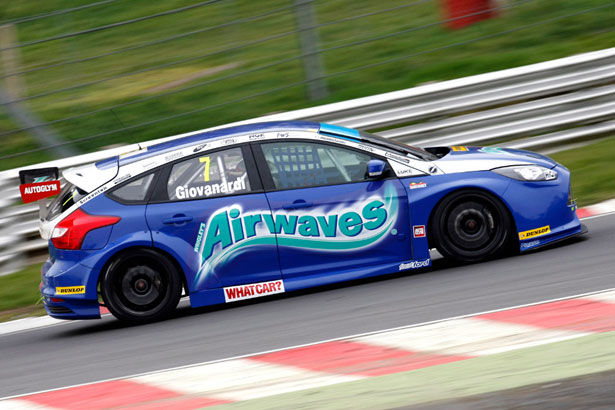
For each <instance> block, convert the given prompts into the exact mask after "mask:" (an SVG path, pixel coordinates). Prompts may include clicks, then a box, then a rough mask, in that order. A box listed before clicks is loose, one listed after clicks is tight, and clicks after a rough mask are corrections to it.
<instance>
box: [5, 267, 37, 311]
mask: <svg viewBox="0 0 615 410" xmlns="http://www.w3.org/2000/svg"><path fill="white" fill-rule="evenodd" d="M41 265H42V264H41V263H38V264H35V265H31V266H28V267H27V268H25V269H23V270H21V271H19V272H15V273H12V274H10V275H5V276H0V322H5V321H7V320H13V319H19V318H22V317H27V316H40V315H43V314H45V308H44V307H43V305H42V303H38V301H39V299H40V298H41V294H40V293H39V290H38V285H39V283H40V282H41Z"/></svg>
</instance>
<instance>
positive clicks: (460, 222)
mask: <svg viewBox="0 0 615 410" xmlns="http://www.w3.org/2000/svg"><path fill="white" fill-rule="evenodd" d="M430 228H431V229H430V235H432V238H434V239H435V245H436V248H437V249H438V251H439V252H440V253H441V254H442V255H443V256H445V257H448V258H452V259H456V260H458V261H462V262H475V261H480V260H483V259H487V258H491V257H495V256H498V255H500V254H502V253H503V252H504V251H505V250H507V248H508V246H509V244H510V242H511V240H512V238H513V232H514V227H513V223H512V219H511V217H510V215H509V213H508V209H506V208H505V207H504V205H503V204H502V203H501V202H500V201H499V200H497V199H496V198H494V197H493V196H491V195H489V194H487V193H486V192H483V191H479V190H466V191H459V192H455V193H453V194H451V195H449V196H447V197H445V198H444V200H443V201H442V202H441V203H440V204H439V205H438V207H437V209H436V211H435V212H434V214H433V217H432V220H431V225H430Z"/></svg>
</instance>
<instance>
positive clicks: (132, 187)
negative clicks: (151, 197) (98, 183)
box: [109, 173, 154, 202]
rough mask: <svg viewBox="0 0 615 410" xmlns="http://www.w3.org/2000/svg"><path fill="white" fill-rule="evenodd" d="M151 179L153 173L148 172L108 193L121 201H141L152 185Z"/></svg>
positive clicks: (152, 178)
mask: <svg viewBox="0 0 615 410" xmlns="http://www.w3.org/2000/svg"><path fill="white" fill-rule="evenodd" d="M153 180H154V173H151V174H148V175H146V176H144V177H141V178H137V179H135V180H134V181H131V182H129V183H127V184H126V185H123V186H121V187H119V188H117V189H115V190H113V191H112V192H111V193H110V194H109V195H110V196H111V197H112V198H115V199H118V200H120V201H121V202H140V201H143V200H145V197H146V196H147V191H148V190H149V188H150V186H151V185H152V181H153Z"/></svg>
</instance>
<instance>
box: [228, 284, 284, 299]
mask: <svg viewBox="0 0 615 410" xmlns="http://www.w3.org/2000/svg"><path fill="white" fill-rule="evenodd" d="M276 293H284V282H283V281H282V280H273V281H271V282H261V283H252V284H250V285H241V286H231V287H228V288H224V300H225V301H226V302H227V303H228V302H236V301H238V300H245V299H252V298H258V297H261V296H266V295H274V294H276Z"/></svg>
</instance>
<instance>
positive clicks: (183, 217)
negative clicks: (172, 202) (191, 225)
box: [162, 214, 193, 225]
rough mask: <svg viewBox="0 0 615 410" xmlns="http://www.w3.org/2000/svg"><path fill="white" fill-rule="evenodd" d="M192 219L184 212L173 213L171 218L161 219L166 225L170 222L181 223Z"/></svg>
mask: <svg viewBox="0 0 615 410" xmlns="http://www.w3.org/2000/svg"><path fill="white" fill-rule="evenodd" d="M192 219H193V218H192V217H191V216H186V215H184V214H179V215H173V216H172V217H171V218H165V219H163V220H162V223H163V224H166V225H170V224H183V223H186V222H190V221H192Z"/></svg>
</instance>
